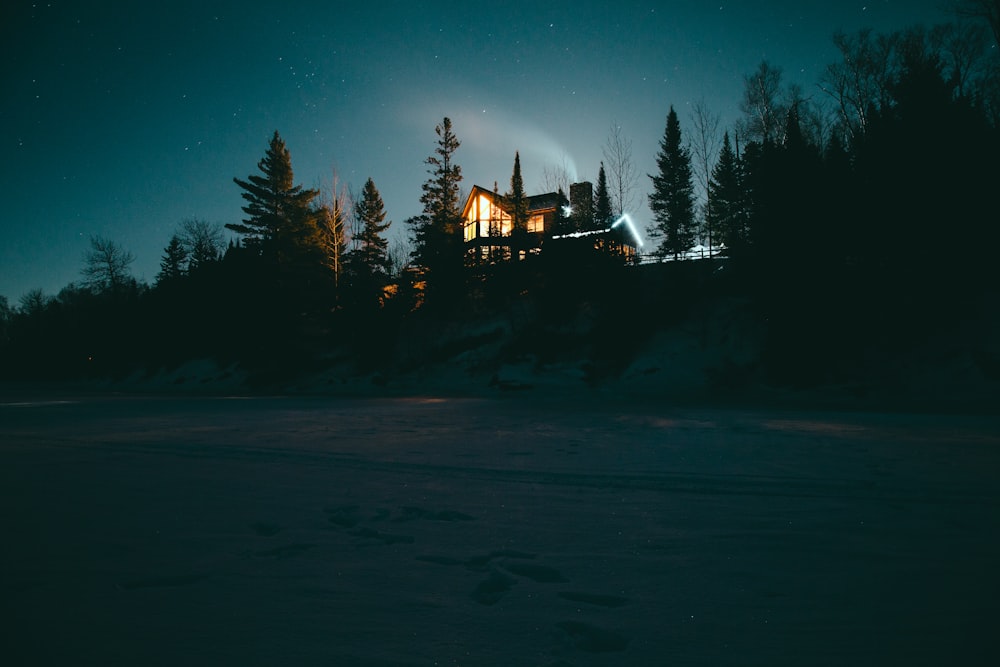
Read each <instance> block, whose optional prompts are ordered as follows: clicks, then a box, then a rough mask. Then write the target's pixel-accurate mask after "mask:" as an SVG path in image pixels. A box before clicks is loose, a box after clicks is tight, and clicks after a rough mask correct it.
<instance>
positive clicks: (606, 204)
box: [594, 162, 614, 229]
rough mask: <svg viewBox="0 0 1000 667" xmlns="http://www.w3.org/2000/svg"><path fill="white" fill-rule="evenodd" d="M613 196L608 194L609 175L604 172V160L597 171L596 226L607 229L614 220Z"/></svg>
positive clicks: (595, 195) (596, 227)
mask: <svg viewBox="0 0 1000 667" xmlns="http://www.w3.org/2000/svg"><path fill="white" fill-rule="evenodd" d="M612 217H614V213H612V210H611V197H610V196H609V195H608V177H607V175H606V174H605V173H604V162H601V168H600V170H599V171H598V172H597V192H596V193H594V228H595V229H607V228H608V227H610V226H611V224H612V223H613V222H614V220H612Z"/></svg>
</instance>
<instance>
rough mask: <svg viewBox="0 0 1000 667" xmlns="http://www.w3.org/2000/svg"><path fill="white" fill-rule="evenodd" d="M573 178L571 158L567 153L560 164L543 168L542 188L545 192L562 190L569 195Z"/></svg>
mask: <svg viewBox="0 0 1000 667" xmlns="http://www.w3.org/2000/svg"><path fill="white" fill-rule="evenodd" d="M572 180H573V179H572V177H571V176H570V168H569V159H568V158H567V157H566V156H565V155H563V156H562V162H560V163H559V164H555V165H548V166H546V167H544V168H543V169H542V189H543V191H544V192H557V191H558V190H562V191H563V194H565V195H566V196H567V197H568V196H569V186H570V182H571V181H572Z"/></svg>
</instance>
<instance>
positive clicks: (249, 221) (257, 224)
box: [226, 131, 320, 268]
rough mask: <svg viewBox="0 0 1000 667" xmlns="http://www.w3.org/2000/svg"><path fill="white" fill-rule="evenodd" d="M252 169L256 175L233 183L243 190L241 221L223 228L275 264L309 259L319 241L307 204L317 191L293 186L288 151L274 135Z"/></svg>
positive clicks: (314, 219)
mask: <svg viewBox="0 0 1000 667" xmlns="http://www.w3.org/2000/svg"><path fill="white" fill-rule="evenodd" d="M257 167H258V169H260V171H261V174H251V175H250V176H249V177H248V178H247V180H245V181H244V180H241V179H239V178H234V179H233V181H234V182H235V183H236V184H237V185H238V186H240V187H241V188H242V189H243V190H244V192H242V193H241V196H242V197H243V199H245V200H246V201H247V204H246V205H245V206H244V207H243V212H244V213H246V214H247V217H246V218H244V220H243V222H242V223H230V224H227V225H226V228H227V229H231V230H232V231H234V232H237V233H238V234H242V235H243V236H244V239H243V243H244V245H245V246H246V247H247V248H249V249H251V250H253V251H256V253H257V254H258V255H260V256H262V257H263V258H264V259H266V260H268V261H271V262H274V263H276V264H278V265H284V266H286V267H291V266H292V265H294V264H297V263H300V262H302V261H303V260H304V259H305V260H307V261H306V263H307V264H308V263H309V261H308V260H313V261H315V260H316V259H318V254H317V252H316V251H317V250H318V249H319V245H320V238H319V229H318V226H317V224H316V223H317V220H316V211H315V209H314V208H313V207H312V202H313V199H315V198H316V196H317V195H318V194H319V192H318V191H317V190H307V189H303V188H302V186H301V185H295V183H294V175H293V172H292V158H291V153H290V152H289V150H288V147H287V146H286V145H285V142H284V141H283V140H282V138H281V136H280V135H279V134H278V132H277V131H275V133H274V136H273V137H271V141H270V143H269V144H268V148H267V151H266V153H265V154H264V157H263V159H261V160H260V162H258V163H257ZM300 268H304V267H301V265H300Z"/></svg>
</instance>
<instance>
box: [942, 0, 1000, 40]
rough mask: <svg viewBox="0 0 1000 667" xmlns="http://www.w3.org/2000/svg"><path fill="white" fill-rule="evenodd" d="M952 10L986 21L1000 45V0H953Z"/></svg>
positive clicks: (962, 15) (964, 15)
mask: <svg viewBox="0 0 1000 667" xmlns="http://www.w3.org/2000/svg"><path fill="white" fill-rule="evenodd" d="M951 11H952V12H953V13H954V14H955V15H956V16H961V17H962V18H972V19H982V20H984V21H986V22H987V23H988V24H989V26H990V30H992V31H993V39H994V40H996V43H997V45H998V46H1000V0H953V1H952V3H951Z"/></svg>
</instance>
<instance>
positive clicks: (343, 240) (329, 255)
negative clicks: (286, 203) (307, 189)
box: [317, 169, 357, 286]
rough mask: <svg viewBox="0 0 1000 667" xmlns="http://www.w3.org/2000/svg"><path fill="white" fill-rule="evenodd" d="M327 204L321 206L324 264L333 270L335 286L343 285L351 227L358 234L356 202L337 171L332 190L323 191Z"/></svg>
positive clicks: (319, 221)
mask: <svg viewBox="0 0 1000 667" xmlns="http://www.w3.org/2000/svg"><path fill="white" fill-rule="evenodd" d="M323 199H324V201H323V204H322V206H321V207H320V212H319V220H318V221H317V222H318V225H319V229H320V237H321V245H322V248H323V255H324V263H325V264H326V266H327V268H328V269H330V270H331V271H332V272H333V281H334V286H339V284H340V276H341V275H342V273H343V271H344V266H343V264H344V252H345V251H346V249H347V229H348V227H350V228H351V229H352V237H356V236H357V230H355V229H354V225H355V222H354V215H353V210H354V204H353V203H352V202H353V197H352V196H351V194H350V192H349V191H348V188H347V186H346V185H345V184H342V183H341V182H340V175H339V174H338V173H337V170H336V169H334V170H333V176H332V178H331V180H330V186H329V189H328V190H325V191H324V192H323Z"/></svg>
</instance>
